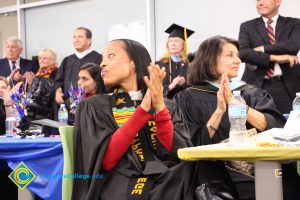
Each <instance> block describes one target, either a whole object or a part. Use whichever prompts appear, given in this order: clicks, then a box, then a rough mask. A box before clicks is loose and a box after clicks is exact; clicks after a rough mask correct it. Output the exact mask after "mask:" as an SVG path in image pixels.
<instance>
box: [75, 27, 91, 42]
mask: <svg viewBox="0 0 300 200" xmlns="http://www.w3.org/2000/svg"><path fill="white" fill-rule="evenodd" d="M76 30H84V31H85V36H86V38H88V39H91V38H92V36H93V35H92V31H91V30H90V29H88V28H85V27H82V26H81V27H78V28H77V29H76Z"/></svg>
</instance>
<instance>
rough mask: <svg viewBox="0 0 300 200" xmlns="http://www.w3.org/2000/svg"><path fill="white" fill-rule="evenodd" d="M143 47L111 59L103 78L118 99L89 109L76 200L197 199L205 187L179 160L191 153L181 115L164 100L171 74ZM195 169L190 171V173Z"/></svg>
mask: <svg viewBox="0 0 300 200" xmlns="http://www.w3.org/2000/svg"><path fill="white" fill-rule="evenodd" d="M150 63H151V58H150V55H149V53H148V51H147V50H146V48H145V47H144V46H142V45H141V44H140V43H138V42H136V41H133V40H128V39H118V40H113V41H111V42H110V43H108V44H107V45H106V46H105V48H104V51H103V61H102V63H101V68H102V71H101V76H102V78H103V81H104V84H105V86H106V87H109V88H112V89H114V90H113V91H114V92H113V93H111V94H105V95H95V96H93V97H90V98H88V99H85V100H83V101H81V103H80V104H79V107H78V112H77V116H76V122H75V131H74V144H75V146H74V149H75V152H74V159H75V161H74V173H75V174H85V175H88V176H89V178H88V179H74V188H73V196H72V199H103V200H104V199H173V200H182V199H193V197H194V191H195V188H194V185H195V184H194V183H195V180H197V177H196V175H194V174H193V169H192V168H191V167H190V165H189V164H188V163H181V164H179V163H180V161H179V159H178V157H177V155H176V152H177V150H178V149H179V148H183V147H188V146H190V145H191V143H190V140H189V134H188V132H187V129H186V126H185V123H184V122H183V121H182V118H181V112H180V110H179V109H178V107H177V106H176V104H175V103H174V102H173V101H170V100H167V99H164V98H163V85H162V80H163V78H164V76H165V70H164V69H160V68H159V66H158V65H153V64H150ZM189 167H190V168H189Z"/></svg>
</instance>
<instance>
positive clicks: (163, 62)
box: [156, 24, 194, 99]
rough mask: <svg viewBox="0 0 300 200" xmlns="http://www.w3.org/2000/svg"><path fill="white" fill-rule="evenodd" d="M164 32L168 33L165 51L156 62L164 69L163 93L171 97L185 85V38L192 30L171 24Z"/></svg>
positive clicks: (187, 61)
mask: <svg viewBox="0 0 300 200" xmlns="http://www.w3.org/2000/svg"><path fill="white" fill-rule="evenodd" d="M185 31H186V37H185V33H184V32H185ZM165 32H166V33H168V34H170V35H169V37H168V40H167V43H166V51H165V53H164V54H163V55H162V57H161V58H160V60H159V61H158V62H156V64H158V65H160V67H165V69H166V77H165V79H164V84H163V85H164V95H165V96H166V97H168V98H169V99H172V98H173V96H174V95H175V94H176V93H177V92H178V91H181V90H184V89H185V88H186V87H187V83H186V74H187V69H188V64H189V60H188V52H187V51H188V50H187V38H188V37H189V36H191V35H192V34H193V33H194V31H192V30H189V29H186V28H184V27H182V26H179V25H177V24H172V25H171V26H170V27H169V28H168V29H167V30H166V31H165Z"/></svg>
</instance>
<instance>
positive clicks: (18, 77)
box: [0, 36, 38, 83]
mask: <svg viewBox="0 0 300 200" xmlns="http://www.w3.org/2000/svg"><path fill="white" fill-rule="evenodd" d="M22 50H23V44H22V41H21V40H20V39H19V38H17V37H15V36H10V37H8V38H7V40H6V43H5V54H6V55H5V56H6V57H5V58H3V59H0V76H4V77H7V79H8V80H10V81H12V82H15V83H16V82H19V81H22V80H23V79H24V77H25V76H26V73H36V71H37V70H38V66H37V65H36V64H35V63H34V62H33V61H31V60H27V59H24V58H21V53H22Z"/></svg>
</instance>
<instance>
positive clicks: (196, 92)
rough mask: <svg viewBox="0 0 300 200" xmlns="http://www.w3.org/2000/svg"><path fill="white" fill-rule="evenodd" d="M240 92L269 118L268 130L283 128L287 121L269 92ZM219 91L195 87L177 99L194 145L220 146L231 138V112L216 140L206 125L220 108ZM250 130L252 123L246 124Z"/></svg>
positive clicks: (208, 86) (247, 88)
mask: <svg viewBox="0 0 300 200" xmlns="http://www.w3.org/2000/svg"><path fill="white" fill-rule="evenodd" d="M236 90H241V95H242V97H243V98H244V99H245V101H246V104H247V105H248V106H250V107H251V108H253V109H255V110H258V111H260V112H262V113H263V114H264V115H265V116H266V119H267V129H270V128H275V127H277V128H281V127H283V125H284V123H285V119H284V117H283V116H282V114H280V113H279V111H277V110H276V107H275V104H274V102H273V99H272V97H271V96H270V95H269V94H268V93H267V92H266V91H264V90H262V89H260V88H257V87H255V86H251V85H243V86H241V87H239V88H237V89H236ZM217 91H218V88H216V87H214V86H212V85H211V84H209V83H204V84H202V85H197V86H191V87H189V88H188V89H186V90H185V91H182V92H181V93H180V94H178V95H176V96H175V97H174V99H175V100H176V102H177V103H178V105H179V107H180V108H181V110H182V112H183V115H184V116H185V118H186V120H187V121H188V125H189V129H190V133H191V138H192V143H193V144H194V145H196V146H199V145H207V144H214V143H219V142H221V141H222V140H225V139H227V138H228V137H229V129H230V123H229V118H228V111H226V113H224V115H223V118H222V121H221V123H220V125H219V127H218V130H217V132H216V133H215V135H214V137H213V138H212V139H210V137H209V134H208V130H207V127H206V123H207V122H208V120H209V119H210V117H211V116H212V114H213V112H214V111H215V110H216V108H217V97H216V94H217ZM246 127H247V129H250V128H253V126H251V125H250V124H249V123H246Z"/></svg>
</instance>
